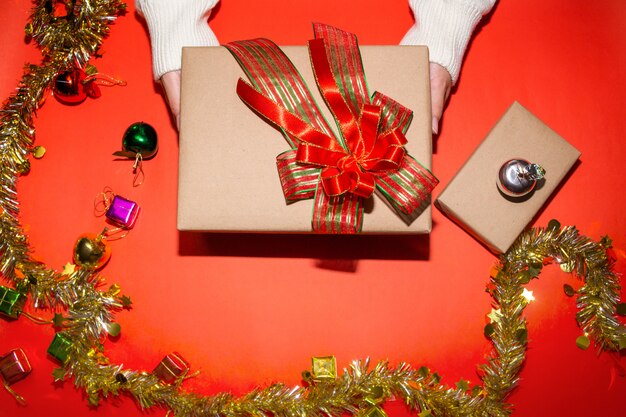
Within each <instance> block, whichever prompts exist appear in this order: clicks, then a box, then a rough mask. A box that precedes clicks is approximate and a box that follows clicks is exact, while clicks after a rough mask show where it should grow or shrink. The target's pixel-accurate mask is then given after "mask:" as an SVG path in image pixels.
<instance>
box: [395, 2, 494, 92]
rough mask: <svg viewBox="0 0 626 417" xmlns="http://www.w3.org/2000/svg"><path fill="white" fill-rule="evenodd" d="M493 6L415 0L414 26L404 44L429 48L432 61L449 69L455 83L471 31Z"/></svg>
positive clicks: (413, 5)
mask: <svg viewBox="0 0 626 417" xmlns="http://www.w3.org/2000/svg"><path fill="white" fill-rule="evenodd" d="M494 3H495V0H483V1H471V0H413V1H411V8H412V9H413V13H414V14H415V24H414V25H413V27H411V29H409V31H408V32H407V34H406V35H405V36H404V38H403V39H402V41H401V44H402V45H426V46H428V50H429V56H430V61H431V62H435V63H437V64H439V65H441V66H443V67H444V68H446V69H447V70H448V72H449V73H450V76H451V77H452V84H456V82H457V80H458V79H459V73H460V72H461V64H462V63H463V55H464V54H465V49H466V48H467V44H468V42H469V40H470V37H471V36H472V32H473V31H474V28H475V27H476V25H477V24H478V22H479V21H480V19H481V18H482V16H483V15H485V14H486V13H488V12H489V10H491V8H492V7H493V4H494Z"/></svg>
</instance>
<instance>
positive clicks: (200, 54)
mask: <svg viewBox="0 0 626 417" xmlns="http://www.w3.org/2000/svg"><path fill="white" fill-rule="evenodd" d="M283 50H284V51H285V53H286V54H287V55H288V56H289V57H290V58H291V60H292V61H293V63H294V65H295V66H296V67H297V68H298V70H299V71H300V73H301V75H302V76H303V78H304V79H305V81H306V82H307V84H308V85H309V88H310V89H311V92H312V93H313V95H314V96H315V98H316V101H317V103H318V106H320V108H321V109H322V111H323V112H324V114H325V116H326V118H327V120H329V122H330V124H331V126H333V127H335V126H334V123H333V122H332V120H333V119H332V117H331V115H330V112H329V111H328V109H327V108H326V106H325V105H324V103H323V101H322V99H321V97H320V94H319V92H318V90H317V88H316V86H315V84H314V80H313V74H312V70H311V65H310V62H309V56H308V51H307V49H306V47H300V46H292V47H284V48H283ZM361 53H362V56H363V63H364V67H365V74H366V77H367V80H368V84H369V87H370V90H371V91H372V92H373V91H376V90H378V91H380V92H382V93H384V94H386V95H388V96H390V97H391V98H393V99H395V100H397V101H399V102H400V103H401V104H403V105H405V106H407V107H409V108H411V109H412V110H413V112H414V116H413V123H412V124H411V127H410V129H409V131H408V132H407V138H408V140H409V143H408V145H407V149H408V151H409V153H410V154H411V155H412V156H413V157H415V158H416V159H417V160H418V161H420V162H421V163H422V164H423V165H424V166H426V167H427V168H429V169H430V168H431V152H432V150H431V110H430V87H429V75H428V51H427V49H426V48H425V47H419V46H362V47H361ZM240 77H243V78H244V79H245V75H244V73H243V71H242V70H241V69H240V67H239V65H238V64H237V63H236V61H235V59H234V58H233V57H232V56H231V55H230V53H229V52H228V51H227V50H226V49H225V48H222V47H206V48H185V49H184V50H183V70H182V92H181V130H180V157H179V188H178V229H179V230H186V231H212V232H268V233H309V232H310V231H311V214H312V211H313V210H312V207H313V201H312V200H306V201H300V202H297V203H294V204H290V205H287V204H286V203H285V199H284V197H283V194H282V190H281V186H280V182H279V180H278V173H277V169H276V163H275V158H276V156H277V155H278V154H279V153H281V152H284V151H286V150H287V149H288V145H287V142H286V141H285V140H284V138H283V137H282V135H281V134H280V133H279V132H278V131H277V130H276V129H274V128H273V127H271V126H270V125H268V124H267V123H266V122H265V121H263V120H261V119H260V118H259V117H258V116H257V115H256V114H254V113H253V112H252V111H251V110H250V109H249V108H248V107H246V106H245V104H243V102H242V101H241V100H240V99H239V97H238V96H237V94H236V92H235V86H236V82H237V80H238V79H239V78H240ZM363 223H364V225H363V232H364V233H394V234H395V233H428V232H430V230H431V212H430V207H428V208H426V210H425V211H424V212H423V213H422V214H421V215H420V216H419V217H418V218H417V219H416V220H415V221H414V222H413V223H412V224H411V225H410V226H407V225H406V224H405V223H404V222H403V221H402V220H401V219H400V218H399V217H398V216H397V215H396V214H395V213H394V212H393V211H392V210H391V209H390V208H389V207H387V206H386V204H385V202H383V200H381V199H380V198H378V197H374V198H371V199H369V200H368V202H367V204H366V212H365V214H364V221H363Z"/></svg>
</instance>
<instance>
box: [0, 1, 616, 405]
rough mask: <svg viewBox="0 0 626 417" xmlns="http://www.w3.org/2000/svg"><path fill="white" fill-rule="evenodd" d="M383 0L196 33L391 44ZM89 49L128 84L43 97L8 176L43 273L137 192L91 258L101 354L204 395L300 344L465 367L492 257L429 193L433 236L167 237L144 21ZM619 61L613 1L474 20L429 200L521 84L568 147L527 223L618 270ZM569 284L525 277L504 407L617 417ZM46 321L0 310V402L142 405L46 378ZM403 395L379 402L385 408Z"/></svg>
mask: <svg viewBox="0 0 626 417" xmlns="http://www.w3.org/2000/svg"><path fill="white" fill-rule="evenodd" d="M266 3H267V4H270V5H271V6H273V7H268V5H267V4H266ZM384 3H385V6H383V2H380V1H372V0H359V1H357V0H346V1H342V2H337V1H331V0H317V1H298V2H293V1H287V0H272V1H270V2H248V1H243V0H225V1H224V2H223V4H222V5H220V6H219V8H218V10H217V12H216V13H215V14H214V16H213V18H212V27H213V29H214V30H215V32H216V33H217V35H218V37H219V38H220V40H221V41H223V42H225V41H230V40H235V39H241V38H249V37H256V36H267V37H270V38H272V39H274V40H275V41H277V42H278V43H281V44H303V43H304V42H305V41H306V40H307V39H308V38H309V37H310V36H311V30H310V22H311V21H314V20H318V21H323V22H327V23H330V24H334V25H337V26H340V27H342V28H345V29H347V30H350V31H354V32H356V33H357V34H359V37H360V41H361V43H362V44H395V43H397V42H398V41H399V40H400V39H401V37H402V35H403V34H404V32H405V31H406V30H407V29H408V28H409V27H410V25H411V24H412V17H411V14H410V11H409V7H408V5H407V3H406V1H405V0H389V1H387V2H384ZM29 7H30V2H29V1H27V0H5V1H4V2H3V7H2V8H1V9H0V28H2V29H0V45H2V55H3V59H2V60H1V61H0V96H2V97H6V96H8V95H9V94H10V93H11V92H12V91H13V89H14V87H15V85H16V84H17V81H18V79H19V78H20V76H21V71H22V66H23V64H24V63H26V62H35V63H38V62H39V54H38V51H37V49H36V48H35V47H34V46H33V45H27V44H25V42H24V35H23V27H24V25H25V23H26V21H27V17H28V9H29ZM104 50H105V54H104V57H103V58H102V59H99V60H97V61H95V62H94V63H95V64H96V65H97V67H98V69H99V70H100V72H102V73H106V74H109V75H114V76H117V77H120V78H123V79H125V80H126V81H127V82H128V85H127V86H126V87H115V88H106V89H104V91H103V95H102V97H101V98H99V99H97V100H91V99H89V100H87V101H86V102H85V103H83V104H81V105H80V106H77V107H67V106H63V105H61V104H60V103H58V102H57V101H56V100H55V99H54V98H51V97H49V98H48V100H47V101H46V103H45V105H44V106H43V108H42V109H41V111H40V112H39V113H38V116H37V119H36V127H37V144H39V145H43V146H45V147H46V148H47V150H48V153H47V154H46V156H45V157H44V158H43V159H42V160H39V161H33V163H32V167H33V168H32V172H31V173H30V174H29V175H28V176H26V177H24V178H22V179H21V180H20V182H19V191H20V201H21V202H22V222H23V224H25V225H26V227H28V230H29V234H30V237H31V241H32V245H33V247H34V249H35V256H36V257H38V258H39V259H41V260H43V261H45V262H47V263H48V264H49V265H51V266H53V267H55V268H59V269H60V268H62V266H63V265H64V264H65V263H66V262H68V261H70V259H71V251H72V245H73V243H74V241H75V239H76V237H77V236H78V235H79V234H81V233H84V232H98V231H100V230H101V229H102V228H103V226H104V222H103V219H102V218H97V217H95V216H94V214H93V210H92V206H93V201H94V198H95V197H96V195H97V194H98V193H99V192H100V191H101V190H102V189H103V187H104V186H110V187H112V188H113V189H114V190H115V191H116V192H117V193H118V194H120V195H122V196H125V197H126V198H130V199H133V200H135V201H137V202H138V203H139V204H140V205H141V207H142V213H141V215H140V218H139V220H138V222H137V225H136V226H135V228H134V229H133V230H132V231H131V233H130V234H129V235H128V237H126V238H125V239H122V240H119V241H115V242H113V243H112V246H113V257H112V259H111V262H110V263H109V264H108V266H107V267H106V268H105V269H104V270H103V275H104V276H105V277H106V278H107V280H108V282H109V283H118V284H119V285H120V286H121V287H122V290H123V292H124V293H125V294H128V295H130V296H131V298H132V300H133V302H134V304H133V308H132V310H131V311H124V312H122V313H120V314H119V315H118V319H119V323H120V324H121V326H122V335H121V336H120V337H119V338H118V339H117V340H110V341H108V342H107V344H106V347H107V351H108V353H109V355H110V356H111V358H112V359H113V360H114V361H115V362H117V363H123V364H124V366H125V367H129V368H136V369H147V370H151V369H152V368H153V367H154V366H155V365H156V364H157V363H158V362H159V361H160V360H161V358H162V357H163V356H164V355H165V354H167V353H169V352H171V351H174V350H175V351H178V352H180V353H181V354H182V355H183V356H184V357H185V358H186V359H187V360H188V361H189V362H191V364H192V367H193V369H200V370H201V371H202V373H201V374H200V376H198V377H197V378H195V379H192V380H189V381H187V382H185V388H187V389H190V390H195V391H197V392H201V393H204V394H213V393H216V392H219V391H224V390H226V391H231V392H233V393H235V394H237V395H241V394H243V393H245V392H247V391H248V390H250V389H252V388H253V387H255V386H257V385H262V386H263V385H267V384H269V383H271V382H275V381H284V382H286V383H287V384H292V385H295V384H298V383H299V382H300V381H299V379H300V372H301V371H302V370H303V369H305V368H308V367H309V366H310V357H311V356H321V355H329V354H334V355H336V356H337V358H338V362H339V366H340V367H344V366H347V365H348V364H349V362H350V361H351V360H352V359H357V358H365V357H368V356H369V357H371V358H372V360H380V359H389V361H390V362H391V363H392V364H397V363H398V362H400V361H408V362H410V363H411V364H413V365H415V366H416V367H419V366H421V365H427V366H429V367H430V368H431V369H434V370H436V371H438V372H439V373H440V374H441V375H442V376H443V382H444V383H447V384H454V383H455V382H456V381H458V380H459V379H460V378H465V379H469V380H470V381H471V382H472V383H478V379H477V376H476V372H475V371H476V365H478V364H479V363H482V361H483V359H484V355H485V354H486V352H488V350H489V349H490V344H489V342H488V340H486V339H485V338H484V337H483V334H482V330H483V326H484V325H485V323H486V321H485V320H486V318H485V315H486V314H487V313H488V312H489V310H490V299H489V297H488V295H487V294H486V293H485V291H484V288H485V284H486V282H487V279H488V273H489V270H490V268H491V266H492V265H493V263H494V262H495V260H496V258H495V257H494V256H493V255H492V254H491V253H489V252H488V251H487V250H486V249H485V248H484V247H482V246H481V245H480V244H478V243H477V242H476V241H475V240H474V239H473V238H472V237H470V236H469V235H467V234H466V233H465V232H463V231H462V230H461V229H459V228H458V227H457V226H456V225H454V224H453V223H452V222H450V221H449V220H448V219H447V218H445V217H444V216H443V215H442V214H441V213H440V212H439V211H437V210H436V209H435V210H434V211H433V220H434V228H433V232H432V234H431V235H430V236H423V237H343V238H342V237H323V236H301V237H298V236H254V235H245V236H237V235H212V234H182V233H179V232H177V231H176V224H175V212H176V187H177V185H176V180H177V151H178V145H177V135H176V131H175V130H174V129H173V127H172V125H171V122H170V119H169V116H168V112H167V108H166V106H165V104H164V102H163V100H162V98H161V96H160V94H159V87H158V86H157V85H156V84H154V83H153V81H152V78H151V68H150V48H149V41H148V36H147V34H146V31H145V26H144V25H143V23H142V21H141V19H140V18H139V17H137V15H136V14H135V13H134V8H133V5H132V4H131V5H129V12H128V13H127V15H126V16H125V17H122V18H120V19H119V20H118V21H117V22H116V23H115V25H114V26H113V27H112V30H111V36H110V38H109V39H108V40H106V43H105V45H104ZM625 74H626V2H624V1H623V0H598V1H595V2H583V1H572V0H552V1H548V2H547V1H543V0H516V1H503V2H502V3H501V4H499V5H498V6H497V7H496V9H495V11H494V12H493V13H492V14H491V15H490V17H489V18H488V19H487V20H486V23H485V24H484V25H482V26H481V28H480V30H479V31H478V32H477V36H475V38H474V40H473V42H472V44H471V47H470V50H469V54H468V56H467V59H466V61H465V65H464V69H463V72H462V76H461V80H460V83H459V86H458V89H457V91H456V93H455V94H454V96H453V97H452V100H451V102H450V105H449V107H448V109H447V111H446V114H445V118H444V121H443V127H442V131H441V135H440V136H439V138H438V139H437V141H436V152H435V155H434V158H433V159H434V161H433V162H434V171H435V174H436V175H437V176H438V177H439V178H440V180H441V182H442V184H441V185H440V187H439V188H438V189H437V190H436V192H435V196H436V195H437V194H438V193H439V192H440V191H441V190H442V189H443V186H445V185H446V184H447V183H448V182H449V181H450V179H451V178H452V176H453V175H454V173H455V172H456V171H457V170H458V169H459V167H460V166H461V165H462V163H463V162H464V161H465V160H466V159H467V158H468V156H469V155H470V154H471V153H472V151H473V150H474V149H475V148H476V146H477V145H478V144H479V143H480V141H481V140H482V138H483V137H484V136H485V134H486V133H487V132H488V131H489V129H490V127H491V126H492V125H493V124H494V123H495V122H496V121H497V119H498V118H499V117H500V116H501V115H502V113H503V112H504V111H505V110H506V108H507V107H508V106H509V105H510V104H511V102H512V101H514V100H518V101H520V102H521V103H522V104H523V105H524V106H526V107H527V108H529V109H530V110H531V111H532V112H533V113H535V114H536V115H537V116H538V117H540V118H541V119H542V120H544V121H545V122H546V123H547V124H548V125H550V126H551V127H552V128H553V129H554V130H556V131H557V132H558V133H560V134H561V135H562V136H563V137H565V138H567V139H568V140H569V141H570V142H571V143H572V144H573V145H574V146H575V147H577V148H578V149H579V150H581V151H582V157H581V163H580V165H579V166H578V167H577V168H576V169H575V171H574V172H573V174H572V175H571V176H570V177H569V178H568V180H567V182H566V183H565V184H564V185H563V186H562V187H561V188H560V189H559V190H558V193H557V194H556V195H555V197H554V198H553V199H552V200H551V201H550V202H549V204H548V205H547V207H546V208H545V209H544V210H543V211H542V212H541V213H540V214H539V216H538V217H537V219H536V220H535V222H534V224H536V225H539V226H544V225H546V224H547V222H548V221H549V220H550V219H552V218H557V219H559V220H560V221H561V222H562V223H563V224H574V225H576V226H578V228H579V229H580V230H581V232H582V233H584V234H586V235H588V236H590V237H592V238H595V239H598V238H600V237H601V236H602V235H604V234H607V233H608V234H610V235H611V237H612V238H613V239H614V244H615V246H616V248H617V253H618V256H619V262H618V265H617V269H618V271H620V272H621V273H623V272H624V270H625V266H624V265H625V263H626V261H625V260H624V252H623V249H624V248H625V247H626V235H625V232H626V226H625V225H624V223H623V213H624V208H625V200H624V198H625V197H624V176H623V175H624V174H623V166H624V159H625V158H626V152H625V150H626V147H625V145H624V137H623V136H624V132H625V131H626V117H625V114H624V113H625V112H624V107H623V98H624V95H625V94H626V82H625V81H624V75H625ZM207 111H208V110H207ZM141 120H143V121H146V122H148V123H150V124H152V125H153V126H154V127H155V128H156V130H157V131H158V133H159V139H160V150H159V154H158V155H157V156H156V157H155V158H154V159H153V160H151V161H148V162H146V163H145V165H144V170H145V174H146V179H145V182H144V184H143V185H142V186H141V187H138V188H133V187H132V186H131V183H132V173H131V163H130V162H125V161H124V162H115V161H113V157H112V156H111V153H112V152H113V151H116V150H119V148H120V147H121V136H122V134H123V132H124V130H125V129H126V128H127V127H128V126H129V125H130V124H131V123H133V122H136V121H141ZM268 163H271V161H268ZM207 181H211V179H207ZM216 198H217V197H216ZM485 209H486V210H488V207H486V208H485ZM350 271H352V272H350ZM565 282H569V283H571V284H573V285H576V283H575V282H574V279H573V278H572V277H570V276H568V275H565V274H563V273H562V272H560V270H558V268H556V267H550V268H547V270H545V271H544V272H543V273H542V275H541V279H540V280H538V281H533V282H532V283H531V284H530V285H529V288H530V289H531V290H533V291H534V294H535V297H536V298H537V300H536V301H535V302H534V303H532V304H531V305H530V306H529V307H528V309H527V318H528V322H529V339H530V342H529V348H528V356H527V360H526V363H525V366H524V369H523V371H522V374H521V377H522V380H521V383H520V385H519V388H517V389H516V390H515V392H514V393H513V394H512V395H511V396H510V401H511V402H512V403H513V404H515V412H514V415H516V416H536V417H540V416H554V415H580V416H584V415H604V416H623V415H624V414H623V413H624V411H623V410H624V409H625V407H626V395H624V394H625V393H626V378H624V377H616V373H617V368H616V367H615V366H614V361H613V360H612V358H611V357H610V356H609V355H606V354H602V355H600V356H597V355H596V354H595V353H594V352H593V350H592V349H591V350H589V351H581V350H579V349H578V348H577V347H576V345H575V343H574V341H575V339H576V337H577V336H578V335H579V334H580V330H579V329H578V328H577V326H576V322H575V320H574V315H575V311H576V310H575V305H574V304H575V303H574V300H572V299H569V298H567V297H565V295H564V294H563V290H562V285H563V283H565ZM622 295H623V294H622ZM41 315H45V313H41ZM53 333H54V330H53V329H52V327H50V326H37V325H35V324H33V323H31V322H30V321H28V320H27V319H25V318H22V319H20V320H18V321H16V322H10V321H6V320H1V321H0V335H1V336H2V337H0V352H2V353H4V352H7V351H9V350H10V349H12V348H15V347H22V348H23V349H24V350H25V351H26V353H27V355H28V357H29V358H30V360H31V363H32V365H33V368H34V370H33V372H32V374H31V375H30V376H29V377H28V378H27V379H25V380H23V381H22V382H19V383H17V384H15V385H14V386H13V388H14V389H15V390H17V391H18V392H19V393H20V394H22V395H23V396H24V397H26V398H27V401H28V405H27V406H25V407H22V406H18V405H17V403H16V402H15V401H14V400H13V398H12V397H11V396H10V395H9V394H8V393H3V392H0V410H2V412H1V413H0V414H2V415H3V416H16V417H19V416H43V415H45V416H47V417H57V416H59V417H60V416H63V417H65V416H68V415H75V416H86V415H94V416H95V415H97V416H101V417H105V416H122V415H123V416H129V417H130V416H135V415H137V416H139V415H141V412H140V410H139V408H138V407H137V406H136V405H135V404H134V403H133V402H132V401H131V400H130V399H128V398H125V397H122V398H121V399H113V400H109V401H104V402H103V403H102V405H101V406H100V407H99V408H98V409H91V408H90V407H89V406H88V405H87V403H86V401H85V400H84V398H83V395H82V392H80V391H77V390H75V389H74V387H73V384H72V382H70V381H67V382H65V383H53V382H52V376H51V373H52V370H53V369H54V368H55V367H56V366H57V364H56V363H55V362H54V361H53V360H52V359H51V358H50V357H49V356H47V355H46V348H47V346H48V344H49V342H50V340H51V339H52V336H53ZM623 362H624V361H623V359H622V361H621V363H622V365H623ZM402 410H403V408H402V406H401V405H399V404H396V405H390V406H389V407H388V411H389V412H390V413H391V414H392V415H402V413H403V411H402ZM150 414H151V415H157V416H162V415H164V414H165V411H162V410H154V411H153V412H151V413H150Z"/></svg>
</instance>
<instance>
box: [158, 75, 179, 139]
mask: <svg viewBox="0 0 626 417" xmlns="http://www.w3.org/2000/svg"><path fill="white" fill-rule="evenodd" d="M161 85H162V86H163V90H164V91H165V96H166V97H167V104H168V105H169V106H170V112H171V113H172V117H173V118H174V121H175V123H176V129H180V70H177V71H170V72H166V73H165V74H163V76H162V77H161Z"/></svg>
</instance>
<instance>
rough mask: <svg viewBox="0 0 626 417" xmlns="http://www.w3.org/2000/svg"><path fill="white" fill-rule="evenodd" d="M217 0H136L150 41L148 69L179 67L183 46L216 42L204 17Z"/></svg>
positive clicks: (160, 72) (159, 71) (159, 73)
mask: <svg viewBox="0 0 626 417" xmlns="http://www.w3.org/2000/svg"><path fill="white" fill-rule="evenodd" d="M217 2H218V0H136V1H135V4H136V7H137V11H138V12H139V13H140V14H142V15H143V16H144V17H145V19H146V22H147V23H148V30H149V32H150V42H151V44H152V72H153V74H154V79H155V80H158V79H160V78H161V76H162V75H163V74H165V73H166V72H170V71H175V70H179V69H180V67H181V56H182V49H183V46H217V45H219V41H218V40H217V38H216V37H215V34H214V33H213V31H212V30H211V28H210V27H209V25H208V23H207V19H208V18H209V16H210V14H211V9H212V8H213V7H214V6H215V5H216V4H217Z"/></svg>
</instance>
